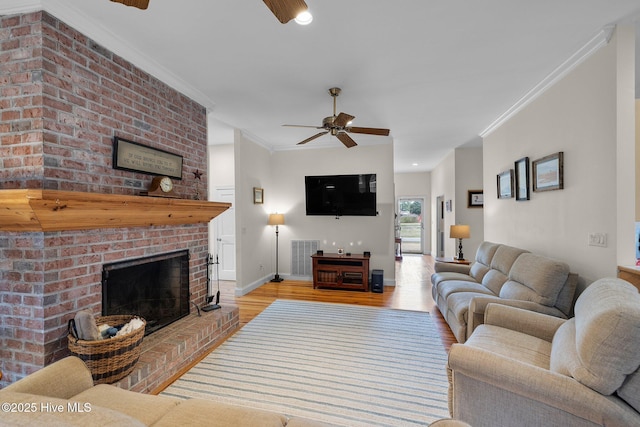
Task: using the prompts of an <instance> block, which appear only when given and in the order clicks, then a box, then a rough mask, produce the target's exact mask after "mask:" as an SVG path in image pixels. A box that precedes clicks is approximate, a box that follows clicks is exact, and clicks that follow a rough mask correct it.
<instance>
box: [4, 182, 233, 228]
mask: <svg viewBox="0 0 640 427" xmlns="http://www.w3.org/2000/svg"><path fill="white" fill-rule="evenodd" d="M230 206H231V204H230V203H220V202H207V201H202V200H187V199H170V198H162V197H144V196H125V195H121V194H96V193H83V192H76V191H58V190H0V230H1V231H63V230H89V229H96V228H122V227H148V226H153V225H179V224H197V223H207V222H209V221H210V220H211V219H213V218H215V217H216V216H218V215H220V214H221V213H222V212H224V211H225V210H227V209H229V207H230Z"/></svg>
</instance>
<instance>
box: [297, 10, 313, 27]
mask: <svg viewBox="0 0 640 427" xmlns="http://www.w3.org/2000/svg"><path fill="white" fill-rule="evenodd" d="M295 21H296V24H298V25H309V24H311V21H313V15H311V13H310V12H309V11H308V10H305V11H304V12H300V13H299V14H298V16H296V19H295Z"/></svg>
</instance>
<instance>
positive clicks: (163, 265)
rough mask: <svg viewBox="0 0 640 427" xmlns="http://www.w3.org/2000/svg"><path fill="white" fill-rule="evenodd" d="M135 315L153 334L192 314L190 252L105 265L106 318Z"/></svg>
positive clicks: (103, 285)
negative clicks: (190, 305)
mask: <svg viewBox="0 0 640 427" xmlns="http://www.w3.org/2000/svg"><path fill="white" fill-rule="evenodd" d="M119 314H127V315H129V314H133V315H138V316H141V317H143V318H144V319H145V320H146V321H147V329H146V332H145V334H147V335H148V334H150V333H152V332H154V331H156V330H158V329H160V328H162V327H164V326H166V325H168V324H170V323H171V322H174V321H176V320H178V319H180V318H181V317H184V316H186V315H187V314H189V251H187V250H185V251H179V252H172V253H167V254H162V255H154V256H151V257H146V258H138V259H134V260H128V261H122V262H115V263H112V264H105V265H104V266H103V269H102V315H103V316H111V315H119Z"/></svg>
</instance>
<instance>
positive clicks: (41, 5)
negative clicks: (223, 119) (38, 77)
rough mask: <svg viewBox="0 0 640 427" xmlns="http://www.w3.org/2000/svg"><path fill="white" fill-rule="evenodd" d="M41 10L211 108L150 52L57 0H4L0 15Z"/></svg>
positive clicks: (208, 101)
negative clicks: (135, 47) (134, 46)
mask: <svg viewBox="0 0 640 427" xmlns="http://www.w3.org/2000/svg"><path fill="white" fill-rule="evenodd" d="M37 10H44V11H46V12H47V13H50V14H51V15H53V16H55V17H56V18H58V19H60V20H61V21H63V22H64V23H65V24H67V25H70V26H71V27H73V28H75V29H76V30H78V31H80V32H81V33H83V34H84V35H86V36H87V37H90V38H91V39H92V40H94V41H95V42H97V43H99V44H101V45H102V46H104V47H105V48H107V49H109V50H110V51H112V52H113V53H115V54H116V55H119V56H121V57H122V58H124V59H126V60H127V61H129V62H131V63H132V64H134V65H135V66H136V67H138V68H140V69H141V70H143V71H145V72H147V73H149V74H151V75H152V76H154V77H155V78H157V79H158V80H160V81H161V82H163V83H165V84H166V85H168V86H170V87H172V88H173V89H175V90H177V91H179V92H181V93H182V94H184V95H186V96H188V97H189V98H191V99H193V100H194V101H196V102H198V103H199V104H200V105H202V106H204V107H205V108H206V109H207V111H212V110H214V109H215V105H216V104H215V102H214V101H213V100H212V99H211V98H209V97H208V96H207V95H206V94H204V93H203V92H201V91H200V90H198V89H196V88H194V87H193V86H192V85H190V84H189V83H187V82H185V81H184V80H183V79H181V78H180V77H178V76H177V75H175V74H174V73H173V72H171V71H169V70H168V69H167V68H166V67H164V66H162V65H160V64H159V63H158V62H156V61H155V60H153V59H152V58H151V57H150V56H148V55H146V54H145V53H143V52H142V51H140V50H137V49H134V48H133V47H131V45H130V44H128V43H127V42H126V41H125V40H123V39H122V38H120V37H119V36H118V35H117V34H116V33H114V32H112V31H110V30H108V29H107V28H105V27H104V26H103V25H102V24H100V23H98V22H95V21H94V20H92V19H91V18H89V17H88V16H87V15H85V14H83V13H81V12H79V11H78V10H75V9H73V8H70V7H69V6H67V5H65V4H63V3H61V2H59V1H58V0H47V1H43V0H7V1H3V5H2V7H0V15H9V14H18V13H29V12H34V11H37Z"/></svg>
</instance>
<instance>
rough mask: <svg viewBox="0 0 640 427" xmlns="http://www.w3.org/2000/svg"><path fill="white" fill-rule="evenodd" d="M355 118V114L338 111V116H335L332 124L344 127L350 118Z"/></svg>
mask: <svg viewBox="0 0 640 427" xmlns="http://www.w3.org/2000/svg"><path fill="white" fill-rule="evenodd" d="M353 119H355V116H352V115H351V114H347V113H340V114H338V117H336V118H335V120H334V121H333V124H334V125H336V126H338V127H339V128H343V127H345V126H346V125H347V124H348V123H349V122H350V121H351V120H353Z"/></svg>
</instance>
